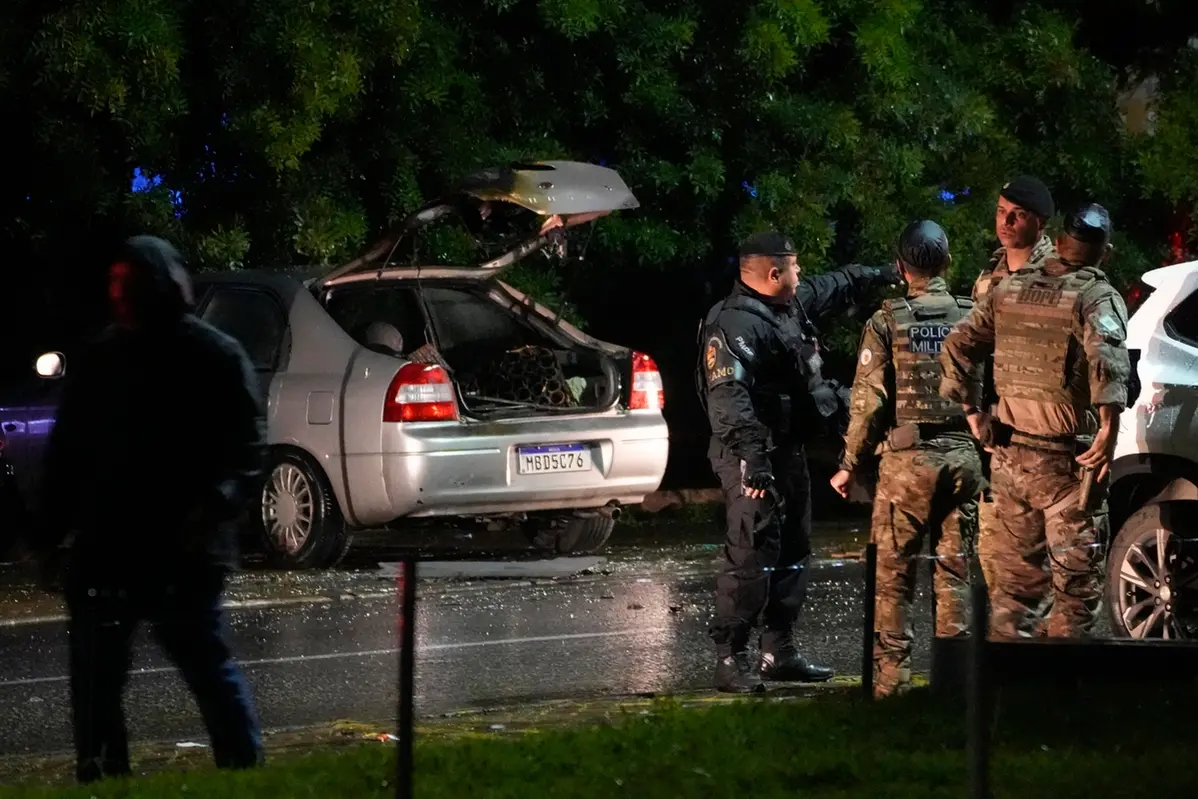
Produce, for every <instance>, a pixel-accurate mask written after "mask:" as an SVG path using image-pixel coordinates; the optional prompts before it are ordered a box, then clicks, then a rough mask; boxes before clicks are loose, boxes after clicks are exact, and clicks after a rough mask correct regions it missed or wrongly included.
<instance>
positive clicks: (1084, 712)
mask: <svg viewBox="0 0 1198 799" xmlns="http://www.w3.org/2000/svg"><path fill="white" fill-rule="evenodd" d="M1196 710H1198V702H1195V701H1194V697H1193V696H1192V695H1191V694H1190V693H1187V694H1186V695H1185V696H1184V697H1179V696H1178V690H1177V689H1168V688H1166V687H1163V686H1157V687H1153V686H1141V685H1132V684H1130V683H1129V685H1128V687H1127V689H1126V690H1121V689H1112V690H1110V691H1104V692H1103V693H1101V694H1095V693H1094V692H1090V693H1088V694H1081V693H1074V694H1065V693H1062V692H1059V691H1057V692H1053V693H1046V692H1008V693H1006V694H1004V695H1003V696H1001V697H999V703H998V714H997V716H996V723H995V729H994V736H995V744H996V750H995V752H994V754H993V756H992V768H993V788H994V796H995V797H1011V799H1028V798H1030V797H1051V798H1052V799H1070V798H1071V797H1078V799H1082V798H1083V797H1085V799H1094V798H1095V797H1099V798H1100V799H1101V798H1102V797H1112V799H1113V798H1114V797H1120V799H1138V798H1139V797H1145V799H1147V798H1148V797H1164V796H1193V795H1195V789H1196V786H1198V769H1196V768H1195V766H1194V763H1193V761H1192V760H1191V758H1192V754H1191V753H1192V751H1193V747H1194V744H1195V743H1198V723H1195V719H1196V718H1198V716H1195V711H1196ZM963 719H964V711H963V707H962V706H961V703H960V702H959V701H953V700H946V699H944V698H941V697H935V696H933V695H931V694H929V693H928V692H927V691H926V690H917V691H913V692H911V693H910V694H908V695H906V696H902V697H897V698H895V699H891V700H887V701H884V702H878V703H864V702H862V701H860V700H859V699H858V698H856V697H852V696H844V695H833V696H819V697H815V698H809V699H796V700H791V701H787V702H768V701H760V700H747V701H744V702H738V703H734V704H730V705H717V706H713V707H710V708H706V709H693V708H690V709H688V708H683V707H681V706H680V705H679V704H678V703H677V702H674V701H672V700H661V701H658V702H655V703H654V704H653V705H652V706H651V708H650V709H649V711H648V712H647V713H646V712H644V711H641V712H640V713H638V714H636V715H633V714H627V715H625V716H624V717H623V718H620V719H617V720H615V722H614V723H610V724H600V725H594V726H588V727H583V728H576V729H547V730H545V731H542V732H535V733H530V734H526V735H523V736H521V737H512V738H489V739H488V738H465V739H457V740H436V739H431V740H430V739H423V740H420V739H418V741H417V746H416V769H417V775H416V795H417V796H418V797H419V798H420V799H440V798H442V797H470V799H506V798H507V797H512V798H513V799H514V797H521V799H526V798H527V797H530V796H536V797H570V798H571V799H589V798H590V797H595V798H596V799H598V797H604V798H605V799H606V798H607V797H614V796H629V797H638V798H643V799H656V797H669V799H680V798H681V797H710V796H739V795H751V796H754V797H762V796H771V797H772V796H779V797H781V796H803V797H818V798H819V799H825V797H826V798H827V799H832V798H833V797H836V798H837V799H839V798H840V797H893V799H915V798H916V797H920V798H921V799H922V798H923V797H954V799H959V797H961V796H963V795H965V786H966V762H965V735H964V726H963ZM393 780H394V748H393V746H388V745H381V744H377V743H375V744H370V745H364V746H353V747H346V748H342V749H339V750H337V751H323V752H315V753H309V754H302V755H294V756H284V757H279V758H276V759H275V760H274V761H273V762H272V763H271V765H269V766H268V767H267V768H264V769H259V770H256V771H251V772H242V773H222V772H217V771H215V770H212V769H207V768H205V769H200V770H195V771H191V772H185V773H164V774H156V775H153V776H150V777H146V778H143V779H139V780H131V781H112V782H106V783H103V784H100V785H96V786H89V787H70V788H50V787H32V786H31V787H15V788H9V789H3V790H0V797H5V798H6V799H7V798H8V797H12V799H18V797H19V798H20V799H35V797H67V798H73V797H81V798H90V797H95V799H117V797H120V798H121V799H150V798H151V797H153V799H165V798H166V797H187V799H198V798H199V797H205V798H207V797H211V798H212V799H218V798H219V799H228V798H229V797H246V799H255V798H256V797H272V798H273V797H322V799H324V798H331V797H355V798H356V799H357V798H361V799H366V798H368V797H380V798H381V797H390V796H393V795H394V784H393Z"/></svg>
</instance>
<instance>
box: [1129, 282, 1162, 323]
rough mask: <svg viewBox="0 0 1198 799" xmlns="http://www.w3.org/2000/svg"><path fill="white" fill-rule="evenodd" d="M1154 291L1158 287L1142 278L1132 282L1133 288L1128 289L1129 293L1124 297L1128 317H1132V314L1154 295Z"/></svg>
mask: <svg viewBox="0 0 1198 799" xmlns="http://www.w3.org/2000/svg"><path fill="white" fill-rule="evenodd" d="M1154 291H1156V289H1154V288H1153V287H1152V286H1150V285H1148V284H1147V283H1145V282H1144V281H1142V280H1137V281H1136V282H1135V283H1133V284H1132V286H1131V288H1129V289H1128V290H1127V294H1126V295H1124V297H1123V301H1124V303H1125V304H1126V305H1127V316H1128V318H1131V316H1132V315H1133V314H1135V312H1136V311H1137V310H1139V308H1140V306H1141V305H1143V304H1144V301H1145V300H1147V299H1148V298H1149V297H1151V296H1152V292H1154Z"/></svg>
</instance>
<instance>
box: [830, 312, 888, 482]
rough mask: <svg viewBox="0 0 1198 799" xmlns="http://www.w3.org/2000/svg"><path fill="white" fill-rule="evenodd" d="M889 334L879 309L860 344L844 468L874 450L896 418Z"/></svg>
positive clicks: (853, 466)
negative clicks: (894, 414) (893, 415)
mask: <svg viewBox="0 0 1198 799" xmlns="http://www.w3.org/2000/svg"><path fill="white" fill-rule="evenodd" d="M889 338H890V334H889V327H888V326H887V324H886V320H885V318H884V317H883V316H882V312H881V311H879V312H878V313H875V314H874V315H873V317H871V318H870V320H869V321H868V322H866V323H865V329H864V330H863V331H862V332H861V342H860V345H859V346H858V347H857V374H856V376H855V377H854V378H853V395H852V399H851V400H850V413H851V415H850V417H849V427H848V430H847V431H845V435H844V455H843V456H842V458H841V462H840V468H841V469H844V470H845V471H847V472H852V471H855V470H856V469H857V468H858V466H860V464H861V462H862V461H863V460H865V459H866V458H868V457H869V456H871V455H872V454H873V452H874V450H875V449H877V446H878V444H879V443H880V442H881V441H882V437H883V434H884V433H885V431H886V430H887V429H888V428H889V427H890V424H891V421H892V419H891V408H892V407H893V406H892V403H891V402H890V398H891V395H892V393H893V390H894V389H893V387H894V363H893V359H892V358H891V353H890V341H889Z"/></svg>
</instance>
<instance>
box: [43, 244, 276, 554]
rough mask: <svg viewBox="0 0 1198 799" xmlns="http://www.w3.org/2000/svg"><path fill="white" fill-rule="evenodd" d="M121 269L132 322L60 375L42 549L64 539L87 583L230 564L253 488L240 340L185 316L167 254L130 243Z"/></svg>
mask: <svg viewBox="0 0 1198 799" xmlns="http://www.w3.org/2000/svg"><path fill="white" fill-rule="evenodd" d="M123 260H124V261H125V262H127V263H128V264H129V266H130V272H131V276H132V277H131V280H130V283H129V287H128V289H127V291H126V296H127V298H128V302H129V305H130V306H131V307H132V308H133V311H134V315H135V317H136V318H137V319H138V321H139V324H138V325H137V326H136V328H135V329H133V330H126V329H121V328H118V327H115V326H114V327H110V328H108V329H107V330H105V331H104V332H103V333H102V334H101V335H100V337H99V338H98V339H97V340H96V341H95V342H94V343H93V344H92V345H91V346H90V347H89V348H88V350H87V351H86V352H84V353H83V354H82V356H81V357H79V358H77V359H74V360H75V361H76V362H74V363H71V364H69V365H68V372H67V376H66V378H65V384H64V386H63V394H62V399H61V403H60V405H59V409H58V415H57V419H56V422H55V426H54V429H53V432H52V433H51V436H50V441H49V445H48V448H47V453H46V462H45V473H44V480H43V496H42V502H41V503H40V507H41V509H42V513H43V517H44V518H43V520H42V521H43V525H42V526H43V530H44V532H45V538H44V540H43V541H42V544H43V546H44V547H46V548H52V547H54V546H56V545H57V544H59V543H60V542H61V541H62V540H63V539H64V537H66V536H67V535H73V544H72V546H71V558H70V570H71V571H72V572H77V573H82V574H84V575H87V574H95V573H102V574H108V575H114V576H117V575H122V574H130V573H137V570H141V569H148V570H149V572H148V573H161V572H162V571H163V570H166V571H167V572H169V571H173V570H177V569H180V568H182V569H186V568H189V567H206V566H207V567H210V566H213V565H217V566H226V567H231V566H233V565H235V564H236V554H237V552H236V537H235V533H234V529H233V528H234V525H233V524H232V522H233V521H234V520H235V519H236V518H237V517H238V516H239V515H240V514H241V513H242V511H243V510H244V509H245V507H246V505H247V501H248V500H249V499H250V498H252V497H255V496H256V495H257V492H258V490H259V489H260V484H259V480H260V477H261V473H262V466H263V457H264V448H265V419H264V413H263V409H262V403H261V400H260V398H259V388H258V381H257V377H256V375H255V373H254V371H253V367H252V366H251V365H250V362H249V358H248V357H247V356H246V353H245V351H244V350H243V349H242V347H241V345H240V344H238V343H237V342H236V341H234V340H233V339H232V338H230V337H229V336H227V335H225V334H224V333H221V332H220V331H218V330H217V329H216V328H214V327H212V326H211V325H208V324H207V323H205V322H202V321H200V320H199V319H197V318H196V317H195V316H193V315H192V314H191V312H190V311H191V308H190V295H191V292H190V281H189V279H188V277H187V273H186V271H185V270H184V268H183V264H182V261H181V258H180V257H179V254H178V253H177V252H176V251H175V249H174V248H173V247H171V246H170V245H169V244H167V243H166V242H164V241H162V240H161V239H157V238H153V237H150V236H138V237H135V238H132V239H130V240H129V241H128V242H126V247H125V253H124V256H123ZM131 570H132V571H131ZM140 573H141V574H143V575H145V574H147V572H140Z"/></svg>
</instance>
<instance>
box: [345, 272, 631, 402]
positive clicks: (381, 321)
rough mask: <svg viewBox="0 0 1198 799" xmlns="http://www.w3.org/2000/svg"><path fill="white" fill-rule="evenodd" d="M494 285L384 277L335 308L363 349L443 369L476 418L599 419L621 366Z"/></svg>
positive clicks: (349, 290)
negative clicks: (509, 302) (499, 293)
mask: <svg viewBox="0 0 1198 799" xmlns="http://www.w3.org/2000/svg"><path fill="white" fill-rule="evenodd" d="M489 289H490V285H489V284H488V283H487V282H485V281H472V280H468V281H458V282H453V281H441V280H438V281H436V282H433V281H427V280H426V281H422V282H421V284H420V285H419V287H417V285H416V284H415V282H414V281H397V280H380V281H377V282H373V281H372V282H369V283H365V284H363V283H358V284H350V285H347V286H341V287H334V288H333V289H331V290H330V291H329V292H328V293H327V295H326V297H325V307H326V308H327V309H328V311H329V314H330V315H331V316H332V317H333V318H334V319H335V320H336V321H337V323H338V324H339V325H341V327H342V328H343V329H344V330H345V331H346V332H347V333H349V334H350V335H351V336H353V337H354V338H355V340H357V341H358V342H359V343H360V344H362V345H363V346H366V347H369V348H370V349H372V350H375V351H377V352H382V353H384V354H388V355H394V356H396V357H401V358H404V359H406V360H414V361H422V362H428V363H439V364H441V365H442V366H444V367H446V368H447V369H448V371H449V373H450V375H451V376H452V377H453V380H454V383H455V385H456V387H457V393H458V397H459V402H460V404H461V406H462V411H463V413H464V414H466V415H468V416H472V417H475V418H487V419H499V418H519V417H521V416H539V415H547V414H548V415H555V414H562V415H570V414H577V413H592V412H595V411H603V410H607V409H608V408H610V407H612V406H613V405H614V404H615V403H616V400H617V399H618V398H619V395H620V393H621V388H622V382H623V381H621V379H620V374H621V371H620V366H625V365H617V364H616V363H614V362H613V359H612V358H610V357H609V356H607V355H606V354H604V353H602V352H600V351H598V350H595V349H592V348H590V347H587V346H585V345H584V344H582V343H580V342H577V341H575V340H573V339H571V338H569V337H567V336H565V335H564V334H563V333H561V332H560V331H557V330H555V329H554V327H553V325H552V322H551V321H550V320H547V319H543V318H541V317H540V316H539V315H534V314H532V313H531V312H528V311H526V310H525V309H523V308H505V307H504V306H503V305H501V304H500V303H499V302H497V301H496V300H495V299H494V298H493V297H491V296H490V294H489Z"/></svg>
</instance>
